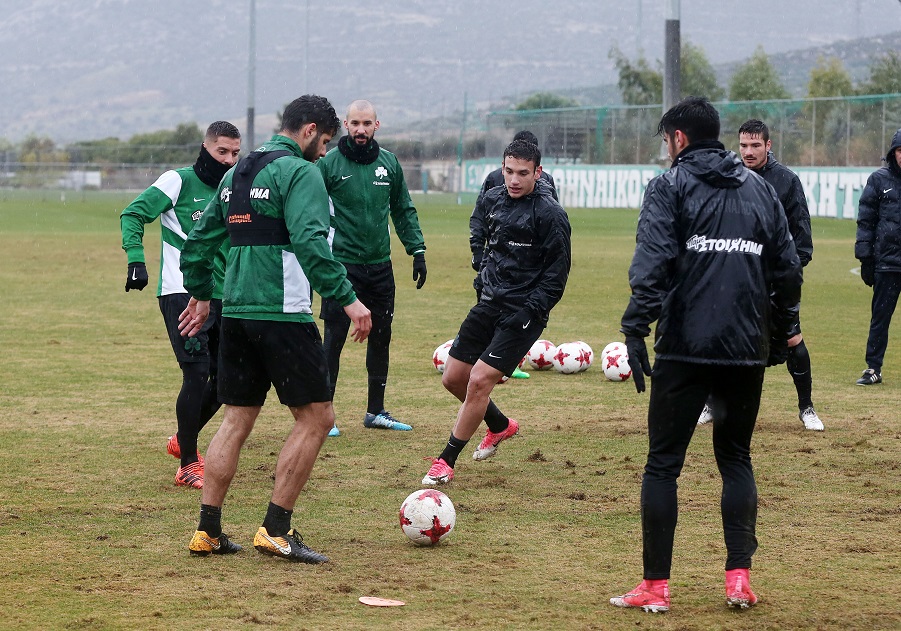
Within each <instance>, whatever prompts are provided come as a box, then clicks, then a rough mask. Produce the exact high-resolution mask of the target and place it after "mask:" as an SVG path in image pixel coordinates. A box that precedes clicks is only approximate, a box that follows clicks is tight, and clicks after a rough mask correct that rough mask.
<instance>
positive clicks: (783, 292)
mask: <svg viewBox="0 0 901 631" xmlns="http://www.w3.org/2000/svg"><path fill="white" fill-rule="evenodd" d="M636 241H637V243H636V246H635V255H634V257H633V259H632V265H631V267H630V268H629V284H630V285H631V287H632V298H631V299H630V301H629V306H628V307H627V308H626V312H625V314H624V315H623V319H622V329H621V331H622V332H623V333H625V334H626V336H627V337H628V336H636V337H645V336H647V335H648V334H649V333H650V325H651V323H652V322H654V321H655V320H657V328H656V341H655V343H654V350H655V352H656V356H657V357H658V358H662V359H670V360H677V361H687V362H697V363H709V364H725V365H745V366H760V365H765V364H766V360H767V356H768V355H769V346H770V339H771V337H772V338H773V339H777V338H781V340H785V339H786V338H787V337H788V332H789V331H790V328H791V324H792V320H793V318H794V317H795V315H796V314H797V312H798V309H797V305H798V301H799V299H800V297H801V282H802V280H801V262H800V260H799V259H798V254H797V252H796V250H795V246H794V243H793V241H792V238H791V234H790V233H789V231H788V222H787V220H786V218H785V212H783V210H782V205H781V204H780V203H779V200H778V199H777V198H776V193H775V191H774V190H773V188H772V186H770V185H769V184H767V183H766V182H765V181H764V180H763V179H762V178H761V177H760V176H759V175H757V174H756V173H753V172H752V171H751V170H749V169H748V168H746V167H745V166H744V165H743V164H742V162H741V159H739V157H738V156H737V155H736V154H735V153H733V152H732V151H726V150H725V149H724V148H723V146H722V144H720V143H719V142H704V143H696V144H693V145H690V146H689V147H687V148H686V149H685V150H684V151H683V152H682V153H681V154H680V155H679V156H678V157H677V158H676V161H675V162H674V163H673V167H672V168H671V169H670V170H669V171H667V172H666V173H663V174H662V175H659V176H657V177H656V178H654V179H653V180H651V181H650V182H649V183H648V187H647V191H646V193H645V198H644V203H643V204H642V207H641V212H640V214H639V218H638V232H637V239H636Z"/></svg>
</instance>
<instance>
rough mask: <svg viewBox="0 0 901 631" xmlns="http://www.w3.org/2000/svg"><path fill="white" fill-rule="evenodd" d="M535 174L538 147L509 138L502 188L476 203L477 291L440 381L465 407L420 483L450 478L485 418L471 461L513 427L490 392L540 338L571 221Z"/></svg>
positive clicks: (566, 263)
mask: <svg viewBox="0 0 901 631" xmlns="http://www.w3.org/2000/svg"><path fill="white" fill-rule="evenodd" d="M540 177H541V152H540V151H538V147H537V146H536V145H534V144H532V143H530V142H526V141H523V140H515V141H513V142H512V143H510V144H509V145H508V146H507V148H506V150H504V180H505V182H506V184H505V186H498V187H495V188H493V189H491V190H489V191H488V192H487V193H486V194H485V195H483V196H482V197H481V198H480V200H479V205H478V207H477V208H476V210H477V211H479V212H482V213H483V214H484V216H485V217H486V218H487V220H488V224H487V226H488V233H487V243H488V245H487V247H486V248H485V256H484V258H483V260H482V264H481V266H480V279H481V283H482V293H481V297H480V299H479V302H478V303H477V304H476V305H475V306H474V307H473V308H472V309H471V310H470V311H469V314H468V315H467V316H466V319H465V320H464V321H463V324H462V325H460V332H459V333H458V334H457V337H456V338H455V339H454V343H453V346H452V347H451V349H450V356H449V357H448V360H447V365H446V367H445V369H444V375H443V376H442V380H441V383H442V385H443V386H444V387H445V388H446V389H447V390H448V391H449V392H450V393H451V394H453V395H454V396H455V397H457V398H458V399H459V400H460V401H461V402H462V403H463V405H461V406H460V411H459V412H458V414H457V421H456V423H455V424H454V428H453V431H452V432H451V435H450V439H449V440H448V442H447V445H446V446H445V448H444V451H442V452H441V455H440V456H439V457H438V458H435V459H434V460H433V463H432V466H431V468H429V471H428V473H426V475H425V477H424V478H423V479H422V483H423V484H428V485H435V484H446V483H448V482H450V481H451V480H452V479H453V477H454V465H455V463H456V461H457V457H458V456H459V455H460V452H461V451H462V450H463V447H465V446H466V443H467V442H468V441H469V439H470V438H471V437H472V435H473V434H474V433H475V431H476V429H478V427H479V425H480V424H481V422H482V420H483V419H484V420H485V423H486V424H487V425H488V432H487V434H486V435H485V438H484V439H482V442H481V443H479V446H478V448H477V449H476V450H475V453H473V456H472V457H473V459H474V460H484V459H485V458H488V457H490V456H492V455H494V452H495V451H496V450H497V446H498V445H499V444H500V442H501V441H503V440H506V439H507V438H511V437H513V436H514V435H516V433H517V432H518V431H519V424H518V423H517V422H516V421H515V420H513V419H508V418H507V417H506V416H504V414H503V413H501V411H500V410H499V409H498V408H497V406H496V405H495V404H494V403H493V402H492V401H491V399H490V398H489V397H490V395H491V390H492V389H493V388H494V386H495V384H497V382H498V379H500V378H501V377H502V376H503V375H507V376H508V377H509V376H510V375H511V374H512V373H513V370H514V369H515V368H516V366H517V364H518V363H519V361H520V360H521V359H522V358H523V357H524V356H525V354H526V353H527V352H528V351H529V349H530V348H531V347H532V344H534V343H535V342H536V341H537V340H538V338H539V337H540V336H541V332H542V331H544V327H545V326H547V320H548V315H549V314H550V312H551V309H552V308H553V307H554V305H556V304H557V302H559V300H560V298H561V297H562V296H563V290H564V288H565V287H566V280H567V278H568V277H569V267H570V227H569V219H568V218H567V216H566V212H565V211H564V210H563V208H562V207H561V206H560V204H559V203H557V201H556V200H555V199H554V198H553V196H551V193H550V190H549V188H548V187H547V186H546V185H545V184H544V183H543V182H542V181H541V180H540Z"/></svg>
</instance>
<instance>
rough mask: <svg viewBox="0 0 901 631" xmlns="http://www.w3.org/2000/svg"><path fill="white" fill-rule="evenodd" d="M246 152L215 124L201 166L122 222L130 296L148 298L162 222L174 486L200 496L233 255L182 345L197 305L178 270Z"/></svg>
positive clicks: (151, 195)
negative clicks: (197, 326) (152, 240)
mask: <svg viewBox="0 0 901 631" xmlns="http://www.w3.org/2000/svg"><path fill="white" fill-rule="evenodd" d="M240 151H241V133H240V132H239V131H238V128H237V127H235V126H234V125H232V124H231V123H228V122H226V121H216V122H215V123H213V124H212V125H210V126H209V127H208V128H207V130H206V135H205V136H204V139H203V144H201V146H200V155H199V156H198V158H197V162H195V163H194V166H190V167H183V168H181V169H175V170H172V171H166V172H165V173H163V174H162V175H161V176H160V177H159V178H158V179H157V181H156V182H154V183H153V184H152V185H151V186H150V188H148V189H147V190H145V191H144V192H143V193H141V194H140V195H138V197H137V198H136V199H135V200H134V201H133V202H132V203H131V204H129V205H128V207H127V208H125V210H123V211H122V215H121V217H120V222H121V226H122V249H123V250H125V253H126V254H127V255H128V276H127V277H126V279H125V291H129V290H131V289H137V290H138V291H143V289H144V287H146V286H147V282H148V276H147V266H146V264H145V261H146V259H145V256H144V244H143V237H144V226H145V225H146V224H148V223H152V222H153V221H155V220H156V219H157V218H158V217H159V218H160V230H161V231H162V250H161V252H160V275H159V284H158V287H157V292H156V295H157V296H158V298H159V304H160V311H161V312H162V313H163V321H164V322H165V323H166V331H167V332H168V334H169V341H170V342H171V344H172V350H173V351H175V358H176V359H177V360H178V365H179V366H180V367H181V372H182V383H181V390H180V391H179V393H178V398H177V399H176V402H175V416H176V418H177V419H178V432H177V433H176V434H175V435H173V436H170V437H169V442H168V443H167V445H166V449H167V451H168V452H169V453H170V454H172V455H173V456H175V457H176V458H179V459H180V461H181V464H180V466H179V468H178V472H177V473H176V474H175V484H177V485H179V486H190V487H193V488H197V489H199V488H203V459H202V458H201V456H200V454H199V453H198V451H197V436H198V434H199V433H200V430H201V429H202V428H203V426H204V425H206V423H207V422H208V421H209V420H210V419H211V418H212V417H213V415H214V414H215V413H216V410H218V409H219V401H218V400H217V398H216V372H217V361H216V358H217V354H218V346H219V324H220V317H221V313H222V280H223V274H224V270H225V252H226V248H225V246H223V248H222V249H220V250H219V252H217V253H216V259H215V278H216V291H215V292H214V294H213V300H212V303H211V307H210V308H211V312H212V313H211V315H210V318H209V319H208V320H207V322H206V324H205V325H204V327H203V329H202V330H201V331H200V332H199V333H198V334H197V335H196V336H195V337H193V338H191V339H187V338H183V337H182V336H181V334H180V333H179V332H178V316H179V314H180V313H181V312H182V311H184V309H185V307H187V306H188V299H189V298H190V296H189V295H188V292H187V290H185V288H184V285H183V280H182V274H181V271H180V270H179V267H178V266H179V258H180V254H181V249H182V246H183V245H184V242H185V239H186V238H187V236H188V233H189V232H191V228H193V227H194V224H195V223H196V222H197V220H198V219H200V217H201V215H202V214H203V211H204V209H205V208H206V206H207V204H208V203H209V202H210V200H211V199H212V198H213V195H214V194H215V192H216V188H217V187H218V186H219V181H220V180H221V179H222V176H223V175H225V173H226V171H228V170H229V169H230V168H231V167H233V166H234V165H235V163H236V162H237V161H238V153H239V152H240Z"/></svg>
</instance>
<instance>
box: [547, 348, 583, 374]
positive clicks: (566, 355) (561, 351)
mask: <svg viewBox="0 0 901 631" xmlns="http://www.w3.org/2000/svg"><path fill="white" fill-rule="evenodd" d="M590 351H591V349H590V348H589V349H588V350H587V351H586V349H585V348H584V347H583V342H564V343H563V344H561V345H560V346H558V347H557V352H556V353H554V370H556V371H557V372H560V373H563V374H564V375H571V374H573V373H576V372H582V371H583V370H587V369H588V366H590V365H591V355H590Z"/></svg>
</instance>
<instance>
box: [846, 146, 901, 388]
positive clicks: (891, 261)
mask: <svg viewBox="0 0 901 631" xmlns="http://www.w3.org/2000/svg"><path fill="white" fill-rule="evenodd" d="M884 160H885V166H883V167H881V168H879V169H876V171H874V172H873V173H872V174H871V175H870V177H869V178H867V185H866V186H865V187H864V189H863V192H862V193H861V194H860V202H859V206H858V211H857V242H856V243H855V244H854V256H855V257H856V258H858V259H859V260H860V277H861V278H862V279H863V282H864V283H866V284H867V286H868V287H872V288H873V302H872V305H871V313H872V315H871V318H870V334H869V337H868V338H867V356H866V360H867V368H866V370H864V371H863V374H862V375H861V376H860V379H858V380H857V385H858V386H872V385H875V384H877V383H882V360H883V359H885V349H886V348H887V347H888V328H889V325H890V324H891V323H892V315H893V314H894V313H895V307H896V306H897V305H898V295H899V294H901V231H899V229H898V226H899V224H901V129H899V130H898V131H896V132H895V135H894V136H893V137H892V146H891V147H890V148H889V150H888V153H887V154H885V158H884Z"/></svg>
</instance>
